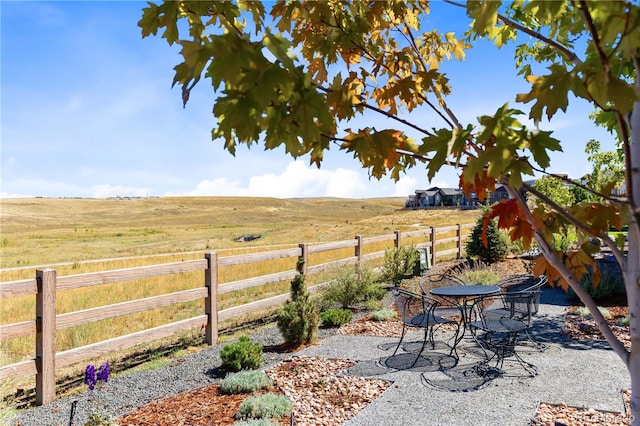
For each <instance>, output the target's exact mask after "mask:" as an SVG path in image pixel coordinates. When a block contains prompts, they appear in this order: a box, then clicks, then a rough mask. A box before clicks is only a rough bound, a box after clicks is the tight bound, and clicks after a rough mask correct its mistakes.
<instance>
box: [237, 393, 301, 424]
mask: <svg viewBox="0 0 640 426" xmlns="http://www.w3.org/2000/svg"><path fill="white" fill-rule="evenodd" d="M291 409H292V406H291V401H289V399H288V398H287V397H286V396H282V395H276V394H273V393H267V394H264V395H258V396H250V397H248V398H247V399H245V400H244V401H243V402H242V404H240V407H239V408H238V413H237V414H236V419H239V420H246V419H271V418H277V417H283V416H287V415H289V414H291Z"/></svg>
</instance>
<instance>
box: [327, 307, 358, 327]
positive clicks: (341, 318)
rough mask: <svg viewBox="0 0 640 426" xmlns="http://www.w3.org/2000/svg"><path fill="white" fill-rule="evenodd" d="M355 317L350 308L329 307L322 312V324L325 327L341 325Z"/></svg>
mask: <svg viewBox="0 0 640 426" xmlns="http://www.w3.org/2000/svg"><path fill="white" fill-rule="evenodd" d="M352 318H353V314H352V313H351V311H350V310H349V309H337V308H333V309H327V310H326V311H324V312H321V313H320V319H321V320H322V325H324V326H325V327H340V326H341V325H343V324H346V323H348V322H349V321H351V319H352Z"/></svg>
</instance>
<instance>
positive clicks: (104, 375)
mask: <svg viewBox="0 0 640 426" xmlns="http://www.w3.org/2000/svg"><path fill="white" fill-rule="evenodd" d="M97 379H98V380H102V381H103V382H105V383H107V382H108V381H109V363H108V362H105V363H104V364H102V365H100V367H98V375H97Z"/></svg>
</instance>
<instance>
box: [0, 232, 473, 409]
mask: <svg viewBox="0 0 640 426" xmlns="http://www.w3.org/2000/svg"><path fill="white" fill-rule="evenodd" d="M472 226H473V225H472V224H466V225H454V226H447V227H440V228H435V227H425V228H423V229H420V230H416V231H409V232H400V231H395V232H394V233H393V234H387V235H380V236H374V237H363V236H356V237H355V239H353V240H345V241H335V242H328V243H320V244H313V245H311V244H306V243H305V244H300V245H299V246H298V247H296V248H290V249H281V250H274V251H266V252H258V253H252V254H242V255H234V256H226V257H219V256H218V255H217V253H216V252H208V253H205V254H204V258H203V259H196V260H185V261H181V262H172V263H164V264H158V265H150V266H139V267H133V268H126V269H117V270H110V271H101V272H91V273H84V274H78V275H68V276H57V274H56V270H55V269H37V270H36V271H35V278H33V279H25V280H18V281H8V282H2V283H0V299H2V300H7V299H9V298H15V297H24V296H29V295H34V294H35V297H36V312H35V318H34V319H33V320H30V321H22V322H17V323H11V324H1V325H0V342H4V341H6V340H9V339H13V338H18V337H24V336H34V337H35V343H36V344H35V346H36V350H35V352H36V353H35V357H34V358H33V359H29V360H26V361H22V362H18V363H15V364H10V365H5V366H1V367H0V381H5V380H10V379H11V380H18V381H19V380H22V379H25V378H28V377H33V376H35V379H36V380H35V382H36V383H35V401H36V405H42V404H48V403H49V402H51V401H53V400H54V399H55V397H56V369H59V368H62V367H65V366H70V365H73V364H76V363H80V362H83V361H87V360H90V359H92V358H95V357H98V356H101V355H104V354H108V353H111V352H115V351H120V350H124V349H127V348H130V347H133V346H135V345H139V344H142V343H147V342H151V341H154V340H158V339H162V338H165V337H169V336H171V335H174V334H176V333H180V332H184V331H189V330H192V329H198V328H200V329H203V330H204V333H205V339H206V342H207V344H209V345H215V344H216V343H217V341H218V331H219V330H218V324H219V323H221V322H223V321H225V320H229V319H232V318H236V317H239V316H242V315H244V314H248V313H251V312H260V311H262V310H266V309H269V308H273V307H275V306H278V305H282V304H283V303H284V302H285V301H287V300H288V299H289V293H284V294H279V295H276V296H273V297H268V298H265V299H262V300H257V301H253V302H250V303H247V304H243V305H238V306H233V307H230V308H226V309H223V310H218V296H220V295H222V294H225V293H229V292H233V291H238V290H243V289H248V288H252V287H257V286H263V285H265V284H269V283H275V282H281V281H286V280H291V279H293V278H294V277H295V276H296V275H297V274H298V273H300V272H298V270H297V265H298V264H299V262H300V261H303V265H304V267H303V270H302V273H303V274H309V275H311V274H317V273H319V272H322V271H325V270H327V269H330V268H334V267H338V266H344V265H350V264H357V263H359V262H364V261H368V260H373V259H378V258H381V257H384V255H385V250H386V249H385V250H381V251H376V252H372V253H365V247H366V246H367V245H373V246H376V247H377V246H379V245H380V244H381V243H385V242H386V243H388V244H389V247H387V248H390V247H391V242H393V246H395V247H401V245H402V241H403V240H404V239H411V240H416V239H418V240H420V239H421V240H422V241H421V242H418V243H415V244H413V243H412V244H411V245H413V246H414V247H416V248H428V249H429V250H428V251H426V250H425V251H426V252H428V253H429V255H430V256H431V258H430V259H428V260H429V261H430V264H431V265H433V264H435V263H436V260H437V258H441V257H446V256H449V257H457V258H460V257H461V256H462V247H463V241H464V239H465V238H466V236H467V235H468V232H467V230H468V229H469V228H471V227H472ZM446 235H453V236H446ZM447 247H448V248H447ZM349 248H353V250H354V251H353V255H352V256H348V257H345V258H341V259H338V260H333V261H330V262H327V263H320V264H315V265H313V264H309V262H308V260H309V256H310V255H312V254H314V253H322V252H329V251H336V250H344V249H349ZM285 258H291V259H292V262H291V265H292V266H293V267H292V268H291V269H290V270H286V271H282V272H278V273H273V274H269V275H262V276H257V277H253V278H248V279H242V280H239V281H233V282H228V283H219V282H218V272H219V270H220V268H224V267H229V266H234V265H246V264H250V263H254V262H263V261H270V260H276V259H285ZM194 271H204V279H203V286H202V287H199V288H194V289H189V290H183V291H178V292H174V293H169V294H163V295H159V296H153V297H148V298H144V299H137V300H131V301H126V302H121V303H116V304H111V305H105V306H100V307H96V308H91V309H86V310H81V311H76V312H69V313H64V314H56V293H57V292H59V291H62V290H71V289H79V288H84V287H89V286H95V285H102V284H109V283H117V282H123V281H130V280H139V279H144V278H151V277H161V276H167V275H171V274H178V273H185V272H194ZM320 286H322V284H317V285H315V286H313V287H311V288H309V290H310V291H315V290H318V287H320ZM202 299H204V301H205V302H204V306H205V308H204V312H203V313H202V315H198V316H195V317H192V318H188V319H185V320H182V321H178V322H173V323H169V324H166V325H162V326H158V327H155V328H151V329H147V330H143V331H139V332H136V333H132V334H127V335H123V336H119V337H114V338H111V339H108V340H104V341H101V342H97V343H93V344H89V345H85V346H81V347H76V348H73V349H69V350H65V351H62V352H56V331H57V330H60V329H64V328H67V327H72V326H78V325H82V324H88V323H91V322H94V321H100V320H104V319H108V318H114V317H119V316H123V315H129V314H133V313H138V312H142V311H146V310H151V309H156V308H160V307H165V306H170V305H173V304H178V303H184V302H189V301H195V300H202Z"/></svg>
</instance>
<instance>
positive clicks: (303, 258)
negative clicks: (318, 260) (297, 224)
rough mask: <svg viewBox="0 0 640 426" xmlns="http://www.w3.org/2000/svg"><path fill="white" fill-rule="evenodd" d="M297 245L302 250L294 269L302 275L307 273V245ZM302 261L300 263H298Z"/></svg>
mask: <svg viewBox="0 0 640 426" xmlns="http://www.w3.org/2000/svg"><path fill="white" fill-rule="evenodd" d="M298 247H300V249H301V250H302V254H301V256H300V257H299V258H298V265H296V269H297V270H298V272H300V273H301V274H302V275H307V263H308V260H309V245H308V244H307V243H301V244H298ZM300 263H302V265H300Z"/></svg>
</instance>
